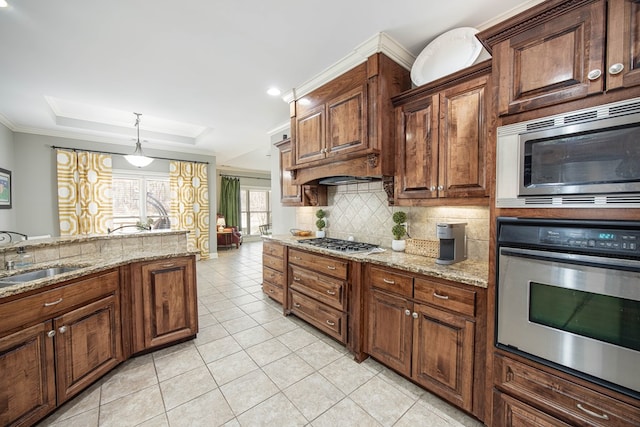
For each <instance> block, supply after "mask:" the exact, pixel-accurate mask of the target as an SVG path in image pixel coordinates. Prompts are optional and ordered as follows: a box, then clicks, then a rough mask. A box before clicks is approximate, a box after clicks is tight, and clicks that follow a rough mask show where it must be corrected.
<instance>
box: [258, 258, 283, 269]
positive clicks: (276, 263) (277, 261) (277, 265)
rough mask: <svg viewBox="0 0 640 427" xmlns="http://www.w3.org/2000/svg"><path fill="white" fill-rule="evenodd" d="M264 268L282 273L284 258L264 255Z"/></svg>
mask: <svg viewBox="0 0 640 427" xmlns="http://www.w3.org/2000/svg"><path fill="white" fill-rule="evenodd" d="M262 266H263V267H269V268H272V269H274V270H277V271H280V272H282V271H284V260H283V259H282V258H276V257H274V256H271V255H267V254H262Z"/></svg>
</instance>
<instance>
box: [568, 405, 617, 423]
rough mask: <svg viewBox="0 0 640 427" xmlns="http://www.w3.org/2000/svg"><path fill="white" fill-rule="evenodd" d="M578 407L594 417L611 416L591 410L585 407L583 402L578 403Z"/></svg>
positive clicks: (605, 418) (605, 417)
mask: <svg viewBox="0 0 640 427" xmlns="http://www.w3.org/2000/svg"><path fill="white" fill-rule="evenodd" d="M576 406H577V407H578V409H580V410H581V411H582V412H584V413H586V414H589V415H591V416H592V417H596V418H600V419H601V420H608V419H609V417H608V416H607V414H597V413H595V412H593V411H590V410H589V409H587V408H585V407H584V406H582V404H580V403H578V404H577V405H576Z"/></svg>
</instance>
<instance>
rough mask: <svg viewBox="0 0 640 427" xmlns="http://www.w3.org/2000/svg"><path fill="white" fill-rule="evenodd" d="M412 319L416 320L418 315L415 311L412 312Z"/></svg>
mask: <svg viewBox="0 0 640 427" xmlns="http://www.w3.org/2000/svg"><path fill="white" fill-rule="evenodd" d="M411 316H412V317H413V318H414V319H417V318H418V313H416V312H415V311H414V312H413V314H412V315H411Z"/></svg>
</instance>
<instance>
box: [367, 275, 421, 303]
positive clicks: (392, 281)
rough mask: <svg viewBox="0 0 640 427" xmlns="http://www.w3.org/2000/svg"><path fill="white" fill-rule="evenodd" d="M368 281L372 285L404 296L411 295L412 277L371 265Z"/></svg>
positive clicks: (409, 296)
mask: <svg viewBox="0 0 640 427" xmlns="http://www.w3.org/2000/svg"><path fill="white" fill-rule="evenodd" d="M369 281H370V285H371V286H372V287H375V288H378V289H384V290H385V291H389V292H393V293H395V294H398V295H402V296H404V297H408V298H411V297H412V296H413V277H411V276H408V275H406V274H401V273H397V272H395V271H391V270H387V269H384V268H378V267H371V268H370V269H369Z"/></svg>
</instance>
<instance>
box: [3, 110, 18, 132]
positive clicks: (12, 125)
mask: <svg viewBox="0 0 640 427" xmlns="http://www.w3.org/2000/svg"><path fill="white" fill-rule="evenodd" d="M0 123H2V124H3V125H5V126H6V127H7V128H8V129H9V130H10V131H11V132H15V131H16V124H15V123H13V122H12V121H11V120H9V118H7V117H6V116H4V115H3V114H2V113H0Z"/></svg>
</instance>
